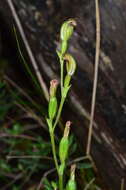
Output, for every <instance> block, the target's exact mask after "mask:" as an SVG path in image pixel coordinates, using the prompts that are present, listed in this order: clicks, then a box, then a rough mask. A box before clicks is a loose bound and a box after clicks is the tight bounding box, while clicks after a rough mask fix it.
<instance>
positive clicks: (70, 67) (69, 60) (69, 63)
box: [64, 54, 76, 76]
mask: <svg viewBox="0 0 126 190" xmlns="http://www.w3.org/2000/svg"><path fill="white" fill-rule="evenodd" d="M64 61H66V70H67V74H68V75H70V76H72V75H73V74H74V72H75V70H76V61H75V60H74V58H73V56H72V55H70V54H65V56H64Z"/></svg>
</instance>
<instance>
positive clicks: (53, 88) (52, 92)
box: [49, 79, 58, 98]
mask: <svg viewBox="0 0 126 190" xmlns="http://www.w3.org/2000/svg"><path fill="white" fill-rule="evenodd" d="M57 86H58V81H57V80H56V79H53V80H51V81H50V89H49V94H50V98H52V97H54V96H56V90H57Z"/></svg>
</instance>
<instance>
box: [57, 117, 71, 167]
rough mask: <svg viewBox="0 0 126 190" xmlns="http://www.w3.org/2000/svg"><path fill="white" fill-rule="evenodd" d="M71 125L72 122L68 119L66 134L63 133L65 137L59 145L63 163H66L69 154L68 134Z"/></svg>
mask: <svg viewBox="0 0 126 190" xmlns="http://www.w3.org/2000/svg"><path fill="white" fill-rule="evenodd" d="M70 125H71V122H70V121H67V122H66V126H65V129H64V135H63V137H62V139H61V141H60V145H59V157H60V161H61V164H64V162H65V160H66V158H67V155H68V149H69V138H68V136H69V131H70Z"/></svg>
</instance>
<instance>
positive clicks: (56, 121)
mask: <svg viewBox="0 0 126 190" xmlns="http://www.w3.org/2000/svg"><path fill="white" fill-rule="evenodd" d="M64 101H65V98H64V97H62V98H61V101H60V105H59V109H58V113H57V117H56V120H55V123H54V125H53V131H54V130H55V127H56V125H57V123H58V121H59V118H60V115H61V112H62V108H63V104H64Z"/></svg>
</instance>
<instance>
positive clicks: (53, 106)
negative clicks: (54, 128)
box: [48, 79, 58, 119]
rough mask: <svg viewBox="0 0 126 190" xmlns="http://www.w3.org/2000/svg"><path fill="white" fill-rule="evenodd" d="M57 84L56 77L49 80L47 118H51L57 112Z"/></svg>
mask: <svg viewBox="0 0 126 190" xmlns="http://www.w3.org/2000/svg"><path fill="white" fill-rule="evenodd" d="M57 85H58V81H57V80H56V79H54V80H52V81H51V82H50V99H49V106H48V114H49V119H53V118H54V117H55V115H56V112H57V98H56V90H57Z"/></svg>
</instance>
